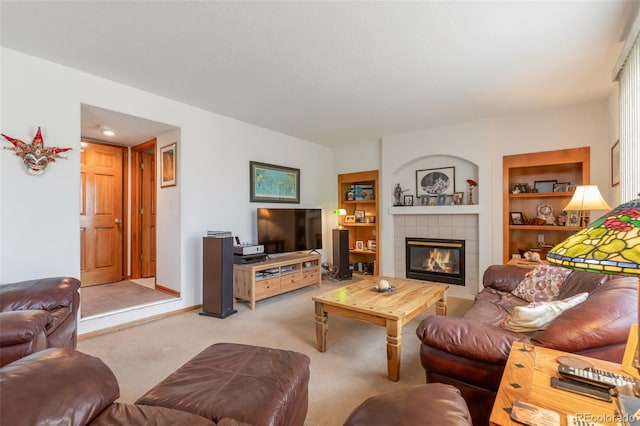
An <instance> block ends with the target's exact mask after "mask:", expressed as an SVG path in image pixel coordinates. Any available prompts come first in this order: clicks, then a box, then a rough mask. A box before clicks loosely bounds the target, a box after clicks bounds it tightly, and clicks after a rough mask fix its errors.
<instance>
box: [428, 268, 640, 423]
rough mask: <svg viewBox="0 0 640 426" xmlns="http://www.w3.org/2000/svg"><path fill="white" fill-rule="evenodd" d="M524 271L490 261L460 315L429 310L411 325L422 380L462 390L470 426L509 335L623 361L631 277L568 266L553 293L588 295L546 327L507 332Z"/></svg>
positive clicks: (632, 306)
mask: <svg viewBox="0 0 640 426" xmlns="http://www.w3.org/2000/svg"><path fill="white" fill-rule="evenodd" d="M528 271H529V269H527V268H522V267H518V266H513V265H494V266H490V267H489V268H488V269H487V271H485V273H484V276H483V285H484V289H483V290H482V291H481V292H480V293H479V294H478V295H477V296H476V298H475V301H474V303H473V305H472V307H471V308H470V309H469V310H468V311H467V312H466V313H465V315H464V316H463V317H462V318H453V317H444V316H435V315H434V316H429V317H427V318H425V319H424V320H422V321H421V323H420V324H419V326H418V328H417V330H416V333H417V335H418V338H419V339H420V341H421V344H420V360H421V363H422V366H423V367H424V369H425V371H426V380H427V382H441V383H447V384H450V385H453V386H455V387H456V388H458V389H460V391H461V393H462V396H463V397H464V399H465V401H466V402H467V405H468V407H469V411H470V412H471V416H472V418H473V423H474V425H476V426H480V425H486V424H488V423H489V416H490V413H491V408H492V406H493V402H494V400H495V396H496V392H497V390H498V387H499V385H500V379H501V377H502V372H503V370H504V366H505V363H506V361H507V358H508V357H509V351H510V349H511V345H512V343H513V342H514V341H520V342H525V343H530V344H534V345H538V346H543V347H548V348H552V349H557V350H561V351H565V352H571V353H578V354H582V355H587V356H591V357H595V358H600V359H604V360H608V361H613V362H621V361H622V356H623V353H624V347H625V344H626V341H627V338H628V334H629V328H630V327H631V324H633V323H635V322H637V320H638V311H637V303H638V301H637V280H636V279H635V278H623V277H617V276H613V275H605V274H593V273H587V272H579V271H573V272H571V273H570V274H569V275H568V276H567V277H566V279H565V280H564V282H563V283H562V285H561V286H560V293H559V294H558V295H557V296H556V299H557V300H560V299H565V298H567V297H570V296H573V295H576V294H578V293H582V292H588V293H589V297H588V298H587V300H586V301H584V302H582V303H581V304H579V305H577V306H574V307H573V308H571V309H569V310H566V311H564V312H563V313H562V314H560V315H559V316H558V317H556V318H555V319H554V320H553V321H552V322H551V323H549V324H548V325H547V327H546V329H545V330H542V331H536V332H533V333H527V334H524V333H516V332H512V331H508V330H506V329H504V328H502V327H500V323H501V322H502V321H503V320H504V319H505V318H506V317H507V316H508V315H509V314H510V313H511V312H512V311H513V309H514V308H515V307H516V306H524V305H527V304H528V303H529V302H527V301H525V300H523V299H520V298H519V297H517V296H514V295H513V294H511V291H513V290H514V289H515V288H516V286H517V285H518V284H519V283H520V281H521V280H522V279H523V278H524V276H525V274H526V273H527V272H528Z"/></svg>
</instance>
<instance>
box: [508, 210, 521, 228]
mask: <svg viewBox="0 0 640 426" xmlns="http://www.w3.org/2000/svg"><path fill="white" fill-rule="evenodd" d="M509 218H510V220H511V224H512V225H524V216H522V212H509Z"/></svg>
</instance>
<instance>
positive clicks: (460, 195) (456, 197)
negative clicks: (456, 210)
mask: <svg viewBox="0 0 640 426" xmlns="http://www.w3.org/2000/svg"><path fill="white" fill-rule="evenodd" d="M463 201H464V192H454V193H453V204H455V205H456V206H460V205H462V204H463Z"/></svg>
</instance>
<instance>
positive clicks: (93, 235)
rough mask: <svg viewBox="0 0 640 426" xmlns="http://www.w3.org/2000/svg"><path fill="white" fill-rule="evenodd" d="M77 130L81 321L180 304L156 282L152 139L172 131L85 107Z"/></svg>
mask: <svg viewBox="0 0 640 426" xmlns="http://www.w3.org/2000/svg"><path fill="white" fill-rule="evenodd" d="M81 123H82V124H81V135H82V144H81V145H82V147H81V174H82V175H81V194H82V195H81V215H80V227H81V250H80V251H81V282H82V288H81V302H80V311H81V318H87V317H91V316H97V315H102V314H107V313H112V312H115V311H121V310H128V309H135V308H137V307H140V306H147V305H149V304H155V303H162V302H164V301H166V300H172V299H175V298H179V297H180V292H179V289H178V290H175V289H172V288H167V287H163V286H160V285H157V282H156V254H157V245H156V219H157V217H158V215H159V214H161V212H159V211H158V203H157V197H156V191H157V186H156V181H157V180H156V166H155V164H156V145H157V137H158V136H161V135H163V134H166V133H169V132H172V131H175V130H177V128H176V127H174V126H169V125H166V124H163V123H157V122H153V121H149V120H146V119H142V118H138V117H132V116H129V115H126V114H121V113H118V112H114V111H109V110H105V109H102V108H98V107H95V106H91V105H85V104H82V105H81ZM104 129H108V130H110V131H111V133H112V135H111V136H108V140H105V139H107V138H106V137H105V136H104V135H103V133H102V132H103V131H104ZM105 135H106V133H105Z"/></svg>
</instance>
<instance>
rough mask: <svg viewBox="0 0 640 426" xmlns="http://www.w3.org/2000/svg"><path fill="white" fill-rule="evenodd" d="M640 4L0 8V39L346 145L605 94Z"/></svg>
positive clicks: (13, 4) (27, 4)
mask: <svg viewBox="0 0 640 426" xmlns="http://www.w3.org/2000/svg"><path fill="white" fill-rule="evenodd" d="M638 5H639V1H638V0H633V1H617V0H589V1H561V0H555V1H554V0H551V1H515V0H512V1H422V2H420V1H418V2H400V1H386V2H373V1H370V2H357V1H338V2H330V1H308V2H303V1H283V2H276V1H229V2H222V1H179V0H176V1H163V2H153V1H127V2H125V1H118V2H116V1H97V0H85V1H5V0H2V1H1V2H0V7H1V9H0V19H1V22H0V23H1V30H0V31H1V32H0V35H1V38H0V42H1V44H2V46H4V47H7V48H10V49H14V50H17V51H21V52H25V53H27V54H30V55H34V56H38V57H41V58H44V59H47V60H50V61H53V62H57V63H60V64H64V65H66V66H69V67H71V68H75V69H78V70H82V71H85V72H88V73H91V74H94V75H97V76H101V77H104V78H107V79H110V80H113V81H117V82H120V83H123V84H126V85H129V86H132V87H136V88H139V89H142V90H145V91H148V92H152V93H155V94H158V95H160V96H164V97H167V98H171V99H175V100H177V101H180V102H184V103H187V104H191V105H195V106H197V107H200V108H203V109H206V110H210V111H213V112H216V113H219V114H223V115H226V116H229V117H233V118H236V119H239V120H242V121H245V122H249V123H253V124H256V125H259V126H262V127H265V128H269V129H273V130H276V131H280V132H282V133H286V134H289V135H292V136H296V137H299V138H301V139H305V140H308V141H312V142H317V143H320V144H324V145H328V146H340V145H343V144H351V143H359V142H365V141H372V140H377V139H379V138H380V137H384V136H385V135H389V134H396V133H402V132H410V131H416V130H420V129H425V128H428V127H434V126H441V125H447V124H452V123H456V122H461V121H467V120H472V119H478V118H484V117H490V116H495V115H504V114H511V113H518V112H523V111H529V110H534V109H542V108H549V107H554V106H561V105H567V104H572V103H578V102H585V101H591V100H596V99H603V98H606V97H607V96H608V95H609V94H610V93H611V90H612V88H613V83H612V81H611V73H612V69H613V66H614V64H615V61H616V59H617V56H618V53H619V52H620V49H621V48H622V44H623V41H624V36H625V35H626V30H627V26H628V25H630V21H631V20H632V17H633V16H634V14H635V11H636V10H637V9H638ZM101 111H102V110H101V109H100V108H94V109H93V110H92V111H87V113H86V114H85V110H84V109H83V120H84V116H85V115H87V116H93V119H94V120H97V121H98V122H96V123H94V122H91V123H89V122H86V123H84V122H83V125H84V126H87V128H89V127H91V128H94V127H97V124H105V123H100V122H99V120H101V119H102V118H101V117H100V112H101ZM96 115H97V116H96ZM117 116H118V115H117V114H116V115H115V116H114V115H113V114H112V117H111V119H114V117H117ZM144 124H148V125H151V127H152V128H153V127H154V126H155V125H160V126H163V125H162V124H161V123H152V122H151V123H148V122H143V123H142V124H141V123H137V128H138V129H140V127H144V126H143V125H144ZM112 125H117V123H114V124H112ZM154 131H156V130H155V129H154ZM153 136H154V135H151V137H153ZM141 137H142V136H141ZM102 138H103V139H104V137H102Z"/></svg>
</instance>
